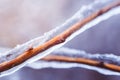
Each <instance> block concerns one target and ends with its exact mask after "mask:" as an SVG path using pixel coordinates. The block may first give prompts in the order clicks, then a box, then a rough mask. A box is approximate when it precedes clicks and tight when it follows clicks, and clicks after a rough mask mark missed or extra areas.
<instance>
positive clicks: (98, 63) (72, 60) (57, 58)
mask: <svg viewBox="0 0 120 80" xmlns="http://www.w3.org/2000/svg"><path fill="white" fill-rule="evenodd" d="M42 60H45V61H61V62H69V63H81V64H86V65H90V66H95V67H100V68H104V69H107V70H112V71H115V72H120V66H118V65H115V64H110V63H105V62H101V61H97V60H92V59H86V58H74V57H67V56H60V55H59V56H58V55H48V56H46V57H44V58H42Z"/></svg>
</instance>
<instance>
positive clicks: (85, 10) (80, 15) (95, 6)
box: [0, 0, 120, 76]
mask: <svg viewBox="0 0 120 80" xmlns="http://www.w3.org/2000/svg"><path fill="white" fill-rule="evenodd" d="M113 1H116V0H106V1H101V0H96V1H95V2H93V3H92V4H90V5H88V6H83V7H82V8H81V9H80V10H79V11H78V12H77V13H76V14H75V15H74V16H73V17H72V18H71V19H69V20H68V21H66V22H65V23H64V24H62V25H61V26H58V27H56V28H55V29H53V30H51V31H49V32H47V33H45V34H44V35H43V36H41V37H38V38H36V39H33V40H31V41H28V42H26V43H25V44H22V45H18V46H17V47H15V48H14V49H12V50H10V51H8V52H6V53H4V54H1V55H0V63H2V62H4V61H9V60H12V59H14V58H15V57H17V56H18V55H20V54H21V53H23V52H25V51H27V50H28V49H29V48H30V47H36V46H39V45H41V44H43V43H44V42H46V41H48V40H50V39H51V38H53V37H54V36H56V35H58V34H59V33H61V32H63V31H64V30H66V29H67V28H68V27H70V26H71V25H73V24H74V23H76V22H77V21H80V20H82V19H84V18H86V17H87V16H89V15H90V14H92V13H93V12H95V11H97V10H99V9H101V8H103V7H104V6H106V5H108V4H110V3H112V2H113ZM113 12H114V13H113ZM117 14H120V7H117V8H114V9H112V10H111V11H109V12H107V13H106V14H104V15H102V16H100V17H98V18H96V19H95V20H93V21H91V22H89V23H88V24H86V25H85V26H84V27H83V28H82V29H80V30H78V31H76V32H75V33H74V34H72V35H71V36H70V37H69V38H68V39H67V40H66V41H65V42H64V43H62V44H58V45H56V46H53V47H51V48H49V49H48V50H46V51H44V52H42V53H40V54H38V55H36V56H34V57H32V58H31V59H28V60H27V61H25V62H24V63H22V64H20V65H18V66H16V67H14V68H12V69H9V70H7V71H4V72H1V75H0V76H4V75H8V73H9V74H10V73H13V72H15V71H17V70H18V69H19V68H22V67H23V66H25V65H26V64H27V63H32V62H34V61H36V60H38V59H40V58H42V57H44V56H46V55H48V54H50V53H51V52H52V51H54V50H55V49H57V48H59V47H61V46H62V45H64V44H65V43H67V42H68V41H69V40H71V39H73V38H74V37H75V36H77V35H78V34H80V33H82V32H83V31H85V30H87V29H89V28H90V27H92V26H94V25H96V24H98V23H99V22H101V21H103V20H106V19H108V18H110V17H111V16H114V15H117ZM7 55H11V56H10V57H7Z"/></svg>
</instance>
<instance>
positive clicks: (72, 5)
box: [0, 0, 120, 80]
mask: <svg viewBox="0 0 120 80" xmlns="http://www.w3.org/2000/svg"><path fill="white" fill-rule="evenodd" d="M93 1H94V0H0V46H1V47H8V48H13V47H15V46H16V45H18V44H22V43H24V42H26V41H28V40H30V39H33V38H35V37H38V36H41V35H43V34H44V33H45V32H47V31H49V30H51V29H52V28H54V27H56V26H58V25H60V24H62V23H64V22H65V21H66V20H67V19H68V18H70V17H71V16H72V15H73V14H74V13H75V12H77V10H79V9H80V8H81V6H82V5H87V4H89V3H92V2H93ZM119 21H120V15H116V16H113V17H111V18H110V19H109V20H106V21H103V22H101V23H99V24H98V25H96V26H94V27H92V28H91V29H89V30H87V31H85V32H83V33H82V34H81V35H79V36H77V37H76V38H74V39H73V40H71V41H70V42H68V44H66V45H65V46H67V47H71V48H76V49H79V50H85V51H86V52H89V53H93V54H94V53H113V54H116V55H119V53H120V45H119V43H120V42H119V41H120V37H119V35H120V26H119V25H120V23H119ZM39 79H41V80H50V79H52V80H68V79H69V80H76V79H80V80H109V79H110V80H119V77H118V76H105V75H102V74H100V73H98V72H96V71H91V70H87V69H82V68H70V69H52V68H47V69H41V70H35V69H31V68H22V69H21V70H19V71H17V72H15V73H13V74H11V75H9V76H5V77H2V78H0V80H39Z"/></svg>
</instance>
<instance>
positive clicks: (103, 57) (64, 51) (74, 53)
mask: <svg viewBox="0 0 120 80" xmlns="http://www.w3.org/2000/svg"><path fill="white" fill-rule="evenodd" d="M52 54H54V55H62V56H69V57H82V58H88V59H95V60H98V61H103V62H108V63H114V64H116V65H120V56H117V55H114V54H100V53H99V54H90V53H86V52H85V51H83V50H76V49H72V48H66V47H62V48H60V49H57V50H55V51H54V52H53V53H52ZM33 65H34V66H33ZM27 67H30V68H33V69H43V68H73V67H81V68H85V69H90V70H94V71H98V72H99V73H101V74H105V75H120V73H119V72H115V71H111V70H107V69H103V68H98V67H95V66H90V65H85V64H80V63H67V62H58V61H49V62H48V61H43V60H39V61H36V62H34V63H32V64H29V65H27Z"/></svg>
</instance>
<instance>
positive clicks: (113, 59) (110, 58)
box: [53, 47, 120, 65]
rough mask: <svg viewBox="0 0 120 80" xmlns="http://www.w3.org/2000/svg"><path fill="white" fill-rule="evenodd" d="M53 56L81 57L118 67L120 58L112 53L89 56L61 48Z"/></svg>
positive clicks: (80, 51)
mask: <svg viewBox="0 0 120 80" xmlns="http://www.w3.org/2000/svg"><path fill="white" fill-rule="evenodd" d="M53 54H54V55H62V56H69V57H82V58H88V59H94V60H98V61H103V62H107V63H113V64H116V65H120V56H117V55H114V54H112V53H104V54H100V53H98V54H91V53H86V52H85V51H83V50H77V49H72V48H67V47H62V48H60V49H57V50H55V51H54V52H53Z"/></svg>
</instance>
